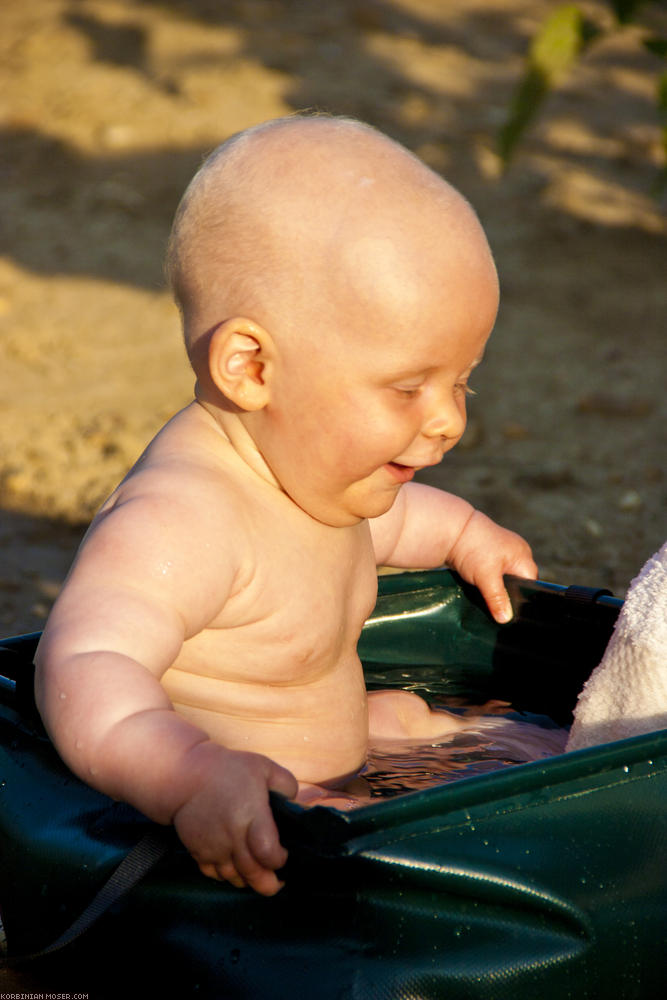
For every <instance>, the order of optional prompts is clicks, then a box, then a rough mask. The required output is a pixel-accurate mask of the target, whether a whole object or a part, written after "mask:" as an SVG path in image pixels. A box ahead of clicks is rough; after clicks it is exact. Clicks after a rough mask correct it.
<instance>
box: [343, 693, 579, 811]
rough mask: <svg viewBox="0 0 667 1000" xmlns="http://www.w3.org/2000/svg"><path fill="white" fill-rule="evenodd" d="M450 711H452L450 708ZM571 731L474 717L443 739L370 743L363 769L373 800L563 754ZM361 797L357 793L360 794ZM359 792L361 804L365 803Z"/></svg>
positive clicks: (522, 719) (523, 719) (538, 721)
mask: <svg viewBox="0 0 667 1000" xmlns="http://www.w3.org/2000/svg"><path fill="white" fill-rule="evenodd" d="M450 711H451V709H450ZM567 737H568V730H567V729H565V728H560V727H558V726H556V724H555V723H554V722H553V721H552V720H551V719H549V718H547V717H546V716H541V715H531V714H528V713H525V714H524V713H517V712H509V713H508V714H507V715H502V716H500V715H490V716H482V717H478V718H477V719H475V720H474V722H473V721H472V720H471V727H470V729H465V730H463V731H459V732H457V733H455V734H453V735H450V736H447V737H445V738H443V740H442V741H440V742H437V741H432V740H429V742H428V743H425V742H423V741H422V742H415V741H405V742H404V741H401V740H391V741H390V740H387V741H383V742H382V743H375V744H372V745H371V746H370V747H369V753H368V761H367V763H366V766H365V767H364V769H363V770H362V772H361V777H363V779H364V781H365V783H366V785H367V787H368V791H367V792H366V796H365V798H366V801H368V798H367V796H368V794H370V796H371V798H389V797H391V796H394V795H402V794H404V793H405V792H415V791H419V790H421V789H424V788H433V787H434V786H436V785H444V784H447V783H448V782H450V781H457V780H460V779H461V778H470V777H472V776H473V775H478V774H488V773H489V772H490V771H497V770H499V769H501V768H505V767H511V766H512V765H514V764H524V763H526V762H527V761H532V760H541V759H543V758H545V757H553V756H554V755H555V754H559V753H563V752H564V750H565V744H566V742H567ZM355 798H356V796H355ZM363 798H364V796H360V798H359V800H358V801H357V804H358V805H361V804H362V802H363Z"/></svg>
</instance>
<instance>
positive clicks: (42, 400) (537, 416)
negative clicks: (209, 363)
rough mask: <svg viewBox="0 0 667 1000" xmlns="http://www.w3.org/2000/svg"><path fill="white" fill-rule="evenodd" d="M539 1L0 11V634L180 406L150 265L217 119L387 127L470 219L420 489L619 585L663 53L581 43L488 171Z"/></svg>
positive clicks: (658, 359)
mask: <svg viewBox="0 0 667 1000" xmlns="http://www.w3.org/2000/svg"><path fill="white" fill-rule="evenodd" d="M584 6H586V7H588V9H589V10H593V11H599V10H606V6H605V5H604V4H602V5H600V4H584ZM552 7H553V3H549V2H539V0H446V2H445V0H368V2H356V0H355V2H353V0H339V2H333V3H323V4H320V3H316V2H314V0H312V2H310V3H309V2H308V0H235V2H228V3H226V2H222V0H181V2H179V0H162V2H157V0H143V2H139V0H136V2H133V0H79V2H77V0H21V2H18V0H17V2H10V3H4V4H2V7H1V9H0V128H1V129H2V134H1V138H0V225H1V226H2V235H1V239H2V247H1V252H2V256H1V257H0V384H1V390H2V391H1V392H0V544H1V546H2V549H1V552H2V554H1V556H0V629H2V632H1V633H0V634H4V635H8V634H12V633H16V632H21V631H27V630H32V629H35V628H38V627H40V626H41V624H42V623H43V621H44V618H45V615H46V614H47V612H48V608H49V606H50V604H51V602H52V600H53V598H54V596H55V595H56V594H57V591H58V587H59V585H60V583H61V581H62V578H63V576H64V574H65V572H66V570H67V566H68V564H69V561H70V559H71V557H72V554H73V551H74V549H75V547H76V545H77V542H78V540H79V538H80V536H81V533H82V531H83V528H84V526H85V524H86V522H87V520H88V519H89V518H90V516H91V514H92V513H93V511H94V510H95V508H96V507H97V505H98V504H99V502H100V501H101V500H102V499H103V498H104V497H105V495H106V494H107V493H108V492H109V491H110V489H111V488H112V487H113V486H114V485H115V483H116V482H117V481H118V479H119V478H120V477H122V475H123V474H124V472H125V470H126V469H127V467H128V466H129V465H130V464H131V463H132V461H133V460H134V459H135V458H136V457H137V456H138V454H139V453H140V452H141V450H142V448H143V446H144V445H145V443H146V442H147V440H148V439H149V438H150V436H151V435H152V433H153V432H154V431H155V430H156V429H157V428H158V426H159V425H160V424H161V423H162V422H163V421H164V420H165V418H166V417H168V416H169V415H170V414H171V413H173V412H175V411H176V410H177V409H178V408H179V407H180V406H181V405H183V404H184V403H185V402H187V400H188V399H189V397H190V393H191V383H192V379H191V376H190V374H189V372H188V369H187V366H186V362H185V357H184V353H183V350H182V347H181V343H180V339H179V331H178V323H177V317H176V314H175V310H174V308H173V306H172V305H171V303H170V300H169V296H168V294H167V292H166V290H165V287H164V281H163V277H162V257H163V250H164V245H165V240H166V237H167V233H168V229H169V225H170V220H171V217H172V214H173V211H174V209H175V206H176V204H177V201H178V199H179V197H180V194H181V193H182V190H183V188H184V186H185V184H186V183H187V181H188V179H189V178H190V176H191V175H192V173H193V172H194V170H195V169H196V167H197V166H198V164H199V163H200V161H201V158H202V156H203V155H204V154H205V153H206V152H207V151H209V150H210V149H212V148H213V147H214V146H215V145H217V144H218V143H219V142H220V141H222V140H223V139H224V138H225V137H227V136H228V135H229V134H231V133H232V132H234V131H236V130H237V129H239V128H243V127H245V126H247V125H251V124H254V123H256V122H259V121H262V120H264V119H267V118H270V117H273V116H275V115H280V114H284V113H288V112H290V111H293V110H295V109H303V108H319V109H322V110H328V111H332V112H337V113H346V114H352V115H355V116H358V117H360V118H363V119H365V120H368V121H370V122H372V123H373V124H375V125H377V126H379V127H380V128H382V129H383V130H385V131H386V132H388V133H389V134H391V135H393V136H395V137H396V138H398V139H399V140H401V141H402V142H404V143H405V144H407V145H408V146H409V147H410V148H412V149H414V150H415V151H416V152H417V153H418V154H419V155H420V156H422V157H423V158H424V159H425V160H426V161H427V162H429V163H430V164H431V165H432V166H433V167H435V168H436V169H438V170H440V171H442V172H443V173H444V174H445V175H446V176H447V177H448V178H449V179H450V180H452V181H453V182H454V183H455V184H457V185H458V186H459V187H460V188H461V190H462V191H463V192H464V193H465V194H466V195H467V196H468V197H469V198H470V199H471V201H472V202H473V204H474V205H475V206H476V208H477V210H478V212H479V214H480V216H481V218H482V220H483V222H484V224H485V226H486V228H487V230H488V233H489V238H490V241H491V244H492V246H493V249H494V252H495V254H496V258H497V261H498V266H499V270H500V275H501V283H502V292H503V304H502V308H501V313H500V316H499V319H498V324H497V330H496V333H495V334H494V337H493V339H492V345H491V348H490V350H489V353H488V357H487V360H486V361H485V364H484V366H483V368H482V369H481V370H480V371H479V374H478V375H477V376H476V378H475V383H474V385H475V388H476V389H477V390H478V396H477V397H476V398H475V399H474V400H472V403H471V407H470V414H471V416H470V424H469V429H468V431H467V432H466V436H465V438H464V440H463V442H462V443H461V445H460V446H459V448H458V449H457V450H456V451H455V452H454V453H452V454H451V455H449V456H447V458H446V460H445V462H444V463H443V465H442V466H441V467H440V468H439V469H438V470H437V471H436V472H433V474H432V475H431V476H430V477H429V479H430V481H432V482H434V483H437V484H438V485H441V486H444V487H446V488H448V489H451V490H452V491H454V492H457V493H460V494H461V495H463V496H465V497H467V498H468V499H470V500H471V501H472V502H473V503H475V504H476V505H478V506H479V507H481V508H482V509H483V510H485V511H487V512H488V513H489V514H491V515H492V516H493V517H495V518H497V519H499V520H500V521H502V522H503V523H505V524H507V525H508V526H511V527H513V528H515V529H516V530H518V531H520V532H521V533H523V534H524V535H525V536H526V537H527V538H529V539H530V541H531V542H532V544H533V547H534V551H535V554H536V558H537V560H538V562H539V564H540V567H541V575H542V577H543V578H544V579H550V580H555V581H557V582H561V583H575V582H576V583H584V584H591V585H602V586H608V587H610V588H611V589H613V590H614V591H615V593H617V594H619V595H622V594H623V593H624V591H625V589H626V587H627V585H628V583H629V581H630V579H631V578H632V577H633V576H634V575H635V574H636V572H637V571H638V570H639V568H640V567H641V565H642V564H643V563H644V561H645V560H646V559H647V558H648V556H649V555H651V553H652V552H654V551H655V550H656V549H657V548H658V547H659V545H660V544H661V542H662V541H663V540H664V538H665V536H666V535H667V531H666V530H665V528H666V526H665V507H666V505H665V493H666V479H665V461H664V459H665V444H666V440H665V427H666V420H665V416H666V414H665V389H664V386H665V370H664V362H665V343H664V334H665V325H664V317H665V314H666V312H667V309H666V305H667V291H666V288H665V281H664V278H665V271H666V269H665V262H666V257H665V226H664V216H662V215H661V208H660V204H659V203H658V202H657V201H656V200H655V198H654V197H653V196H652V194H651V187H652V184H653V183H654V181H655V178H656V175H657V172H658V167H659V163H660V139H659V132H658V125H657V116H656V111H655V106H654V87H655V78H656V69H657V68H658V65H659V64H658V63H657V59H656V57H654V56H651V55H649V54H648V53H646V52H644V51H643V50H642V49H641V47H640V45H639V44H638V37H637V32H636V30H634V29H631V30H628V31H627V32H625V33H623V34H622V35H621V36H619V37H617V38H614V39H610V40H608V41H606V42H604V43H602V44H600V45H599V46H598V47H597V48H595V49H593V50H591V51H590V53H589V55H588V56H587V57H586V58H585V60H584V61H583V62H582V63H581V65H580V66H579V67H578V69H577V70H576V72H574V73H573V74H572V75H571V76H570V77H569V78H568V79H567V81H566V82H565V83H564V85H563V86H562V88H561V89H560V90H559V91H558V92H557V93H556V94H554V95H553V97H552V98H550V100H549V101H548V104H547V106H546V108H545V110H544V114H543V115H542V117H541V119H540V122H539V124H538V126H537V127H535V128H534V129H533V130H532V131H531V133H530V136H529V138H528V139H527V141H526V142H525V143H524V145H523V147H522V149H521V151H520V154H519V156H518V157H517V159H516V161H515V163H514V165H513V167H512V169H511V170H510V171H509V172H508V173H506V174H505V175H500V173H499V171H498V163H497V160H496V157H495V154H494V151H493V149H494V135H495V133H496V131H497V129H498V127H499V125H500V123H501V122H502V120H503V116H504V113H505V109H506V107H507V103H508V100H509V98H510V95H511V92H512V89H513V86H514V84H515V82H516V80H517V79H518V76H519V73H520V70H521V65H522V58H523V55H524V53H525V51H526V48H527V44H528V41H529V39H530V37H531V35H532V33H533V31H534V29H535V27H536V26H537V24H538V23H539V22H540V20H541V19H542V18H543V16H544V15H545V13H546V12H547V11H548V10H549V9H551V8H552ZM662 17H663V22H664V20H665V15H664V14H663V15H662ZM663 33H667V25H666V24H664V23H663Z"/></svg>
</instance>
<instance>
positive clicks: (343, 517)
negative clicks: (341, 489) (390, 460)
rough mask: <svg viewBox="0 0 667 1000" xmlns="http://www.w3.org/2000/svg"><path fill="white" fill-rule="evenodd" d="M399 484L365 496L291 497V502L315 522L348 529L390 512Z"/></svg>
mask: <svg viewBox="0 0 667 1000" xmlns="http://www.w3.org/2000/svg"><path fill="white" fill-rule="evenodd" d="M399 488H400V484H399V483H396V484H395V485H394V486H392V487H391V488H389V489H383V490H382V491H378V490H373V491H372V492H371V491H369V493H368V495H366V496H350V497H342V498H340V499H329V500H325V501H317V500H311V499H310V498H305V497H304V498H302V499H301V501H300V500H299V498H297V497H295V496H292V500H293V501H294V502H295V503H296V504H297V505H298V506H299V507H301V509H302V510H304V511H305V512H306V514H308V515H309V516H310V517H312V518H313V520H315V521H319V522H320V523H321V524H327V525H329V526H330V527H332V528H350V527H352V526H353V525H355V524H359V523H360V522H361V521H366V520H368V519H371V518H375V517H381V516H382V514H386V513H387V511H389V510H391V508H392V507H393V505H394V501H395V500H396V497H397V496H398V491H399Z"/></svg>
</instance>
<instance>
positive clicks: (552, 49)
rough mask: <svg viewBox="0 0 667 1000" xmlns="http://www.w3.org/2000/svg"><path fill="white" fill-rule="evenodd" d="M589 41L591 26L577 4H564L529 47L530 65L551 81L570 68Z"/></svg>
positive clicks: (548, 20)
mask: <svg viewBox="0 0 667 1000" xmlns="http://www.w3.org/2000/svg"><path fill="white" fill-rule="evenodd" d="M589 41H590V26H589V25H588V22H587V21H586V20H585V18H584V16H583V14H582V13H581V11H580V10H579V8H578V7H577V6H576V4H565V6H563V7H559V8H558V9H557V10H555V11H554V13H553V14H552V15H551V17H549V18H547V20H546V21H545V23H544V24H543V26H542V28H541V29H540V31H538V33H537V35H536V36H535V38H534V40H533V43H532V45H531V47H530V54H529V57H528V61H529V65H530V66H531V67H533V68H534V69H537V70H539V71H540V72H541V73H542V74H543V75H544V77H545V78H546V79H547V80H548V81H549V82H552V81H553V80H555V79H556V78H557V77H559V76H562V75H563V73H564V72H565V71H566V70H568V69H569V68H570V66H571V65H572V64H573V62H574V61H575V60H576V58H577V56H578V55H579V53H580V52H581V51H582V49H583V48H584V47H585V45H587V44H588V42H589Z"/></svg>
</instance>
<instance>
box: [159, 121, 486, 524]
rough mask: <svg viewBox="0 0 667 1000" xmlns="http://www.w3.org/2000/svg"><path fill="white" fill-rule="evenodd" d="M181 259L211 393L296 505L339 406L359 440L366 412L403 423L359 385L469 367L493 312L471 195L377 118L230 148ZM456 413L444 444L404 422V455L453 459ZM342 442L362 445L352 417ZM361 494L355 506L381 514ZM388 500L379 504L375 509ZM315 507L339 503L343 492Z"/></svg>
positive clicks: (277, 131) (271, 127) (174, 244)
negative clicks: (369, 407)
mask: <svg viewBox="0 0 667 1000" xmlns="http://www.w3.org/2000/svg"><path fill="white" fill-rule="evenodd" d="M168 270H169V276H170V280H171V284H172V287H173V290H174V294H175V297H176V300H177V302H178V304H179V307H180V310H181V313H182V317H183V326H184V334H185V342H186V346H187V349H188V354H189V357H190V360H191V363H192V365H193V368H194V370H195V373H196V375H197V382H198V388H197V393H198V397H199V399H200V400H201V401H202V402H203V403H204V404H205V405H207V406H209V407H213V408H217V409H218V411H225V412H227V413H231V414H234V415H235V417H238V419H240V420H242V421H243V423H244V426H245V428H246V430H247V431H248V433H249V434H250V435H251V437H252V439H253V440H254V441H255V443H256V444H257V446H258V448H259V449H260V451H261V453H262V454H263V455H264V456H265V458H266V459H267V462H268V464H269V465H270V467H271V469H272V471H273V472H274V474H276V478H277V479H278V481H279V482H280V484H281V486H282V487H283V488H285V489H286V491H287V492H288V493H289V494H290V495H291V496H293V497H294V498H295V499H297V502H300V500H299V499H298V497H299V495H300V492H302V491H300V489H299V487H298V484H296V483H292V482H291V480H290V472H289V469H287V468H286V466H287V465H288V464H289V463H288V462H287V453H288V452H289V451H291V452H292V463H291V464H292V465H294V461H293V459H294V451H295V449H296V450H297V451H300V453H301V456H302V458H304V459H305V458H306V457H307V455H306V453H305V452H307V451H308V449H307V448H305V443H306V441H309V440H310V439H311V438H313V437H314V438H317V439H318V440H319V442H320V444H321V443H322V438H324V439H325V444H326V440H327V439H328V437H330V430H329V427H328V425H333V424H336V425H337V427H338V429H339V431H340V427H341V424H344V423H345V420H344V419H343V411H344V412H345V413H347V414H348V415H349V414H350V412H352V414H353V416H355V417H356V438H359V436H360V434H364V435H366V436H367V435H368V433H369V431H371V430H372V428H369V426H368V421H369V420H371V421H372V420H374V419H377V420H384V422H385V423H386V422H389V423H390V422H391V418H390V417H389V416H388V415H387V414H384V415H383V417H380V415H379V414H377V415H374V416H372V415H371V414H370V413H369V412H366V411H365V410H364V404H363V401H362V400H361V399H360V397H359V396H358V395H355V386H357V385H359V387H361V383H362V382H364V384H365V383H366V382H368V380H369V378H370V373H371V372H373V373H374V374H373V379H374V380H375V381H376V382H377V383H378V385H380V384H382V385H385V384H386V386H387V387H389V388H390V389H392V388H393V385H394V382H395V381H396V380H398V382H397V390H400V391H405V390H404V389H403V387H402V383H405V385H406V390H409V391H410V392H412V388H411V387H412V385H413V383H414V386H415V388H416V389H419V394H420V395H422V396H425V395H427V394H426V393H425V392H424V391H422V389H421V388H420V385H421V382H420V381H419V380H420V379H421V377H422V373H423V372H430V371H431V369H433V370H434V371H435V370H436V369H437V370H440V369H442V366H443V364H446V367H447V369H448V376H447V377H448V378H449V376H451V377H452V378H453V377H454V375H453V374H452V373H454V369H456V377H457V378H459V377H463V376H465V377H466V378H467V375H468V374H469V369H470V368H471V367H472V366H473V365H474V363H476V362H477V361H478V360H479V358H480V356H481V353H482V351H483V348H484V344H485V342H486V339H487V337H488V335H489V333H490V330H491V328H492V326H493V322H494V319H495V313H496V309H497V298H498V289H497V278H496V272H495V268H494V265H493V261H492V257H491V253H490V250H489V247H488V244H487V241H486V238H485V236H484V233H483V230H482V228H481V226H480V224H479V221H478V219H477V217H476V215H475V213H474V212H473V210H472V209H471V208H470V206H469V205H468V203H467V202H466V201H465V199H464V198H463V197H462V196H461V195H460V194H459V193H458V192H457V191H455V190H454V189H453V188H452V187H451V186H450V185H449V184H447V183H446V182H445V181H443V180H442V178H440V177H439V176H438V175H437V174H435V173H434V172H433V171H431V170H430V169H429V168H428V167H426V166H425V165H424V164H423V163H421V162H420V161H419V160H418V159H417V158H416V157H414V156H413V155H412V154H411V153H409V152H408V151H407V150H406V149H404V148H403V147H402V146H400V145H399V144H398V143H395V142H393V141H392V140H391V139H389V138H387V137H386V136H384V135H382V134H381V133H379V132H377V131H376V130H375V129H373V128H371V127H370V126H367V125H364V124H361V123H359V122H354V121H351V120H348V119H340V118H329V117H325V116H308V117H302V116H295V117H290V118H284V119H278V120H276V121H273V122H268V123H266V124H264V125H260V126H257V127H255V128H252V129H249V130H247V131H246V132H243V133H240V134H239V135H237V136H234V137H232V138H231V139H230V140H228V141H227V142H226V143H224V144H223V145H222V146H221V147H219V148H218V149H217V150H216V151H215V152H214V153H213V154H212V155H211V156H210V157H209V159H208V160H207V161H206V162H205V164H204V166H203V167H202V169H201V170H200V171H199V173H198V174H197V175H196V176H195V178H194V180H193V181H192V183H191V184H190V186H189V188H188V190H187V191H186V194H185V196H184V198H183V201H182V203H181V206H180V207H179V210H178V213H177V216H176V220H175V223H174V229H173V232H172V237H171V241H170V248H169V257H168ZM408 376H409V377H408ZM429 378H430V376H429ZM457 384H458V383H457ZM332 386H335V387H336V392H335V393H333V392H330V391H329V390H330V389H331V387H332ZM414 394H415V395H417V393H414ZM459 409H460V408H459ZM362 411H363V412H362ZM450 424H451V427H450V428H449V429H448V430H446V431H445V432H443V433H441V434H440V436H439V442H440V443H439V444H438V445H437V446H435V445H434V446H432V447H431V445H430V444H429V445H426V444H424V442H422V443H421V444H419V445H418V446H416V447H415V448H410V449H408V452H409V454H408V453H407V452H406V448H405V447H403V446H400V447H399V445H400V444H401V442H400V441H399V440H398V439H399V437H400V435H397V436H396V444H395V446H392V447H391V448H390V451H391V452H394V454H393V458H397V457H399V456H400V455H404V454H405V457H407V458H409V459H410V463H409V464H410V465H411V466H412V465H414V467H417V464H418V463H421V464H430V463H431V462H432V461H436V460H439V458H440V457H441V454H442V451H444V450H447V449H448V448H449V447H452V446H453V444H455V443H456V441H457V440H458V438H459V437H460V435H461V433H462V431H463V425H464V417H462V416H459V419H458V421H457V420H454V421H453V422H452V421H450ZM296 425H298V426H299V428H300V430H301V433H300V434H299V435H296V434H295V432H294V427H295V426H296ZM341 437H342V439H344V440H345V443H346V445H347V446H348V447H351V444H352V441H351V439H352V438H354V437H355V429H354V427H348V428H347V429H343V431H342V432H340V433H338V438H339V439H341ZM443 441H444V442H445V443H444V444H443V443H442V442H443ZM405 444H407V442H405ZM304 448H305V452H304V450H303V449H304ZM324 450H326V448H325V449H324ZM370 450H371V451H372V448H371V449H370ZM380 450H382V449H380ZM388 458H392V456H391V455H389V456H388ZM413 459H414V462H413ZM339 461H340V460H339ZM320 464H321V463H320ZM325 464H326V463H325ZM406 464H407V463H406ZM276 470H278V472H276ZM355 474H356V473H355ZM334 478H335V477H334ZM362 478H363V477H362ZM331 479H332V468H325V469H324V470H323V471H322V476H321V483H320V484H319V485H317V484H315V486H314V487H313V488H314V489H320V491H321V492H326V490H327V489H329V488H330V487H331V488H333V490H334V492H335V491H336V489H337V486H336V484H332V482H331ZM348 479H349V476H348ZM341 488H342V487H341ZM338 492H339V493H340V490H339V491H338ZM389 493H391V490H389ZM394 495H395V490H394V492H393V493H392V497H393V496H394ZM376 499H377V498H376ZM355 503H356V502H355ZM355 503H352V504H351V506H350V509H349V511H348V515H349V518H351V519H352V520H354V519H355V517H356V518H357V519H358V517H362V516H373V512H371V511H370V507H368V505H366V506H364V503H360V504H357V505H356V506H355ZM303 505H306V504H303ZM388 505H390V502H389V501H388V500H387V498H385V499H384V500H381V499H378V500H377V503H376V505H375V506H376V507H377V509H376V510H375V511H374V513H380V512H381V509H387V506H388ZM312 506H313V505H312V503H311V504H310V507H312ZM370 506H371V507H372V506H373V504H370ZM324 507H326V504H324ZM357 507H358V508H359V509H358V510H357ZM315 508H316V511H317V516H322V519H324V520H327V519H328V520H331V518H334V519H335V518H336V517H339V515H340V516H341V517H342V516H343V515H342V514H341V510H340V504H339V505H338V507H337V508H336V510H337V513H336V512H335V511H334V510H333V509H332V511H329V512H327V511H326V510H324V509H323V506H322V504H321V503H319V502H318V503H315ZM362 508H363V511H364V512H363V513H361V510H362ZM367 508H368V509H367ZM339 520H340V517H339ZM332 523H333V522H332ZM341 523H342V522H341Z"/></svg>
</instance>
